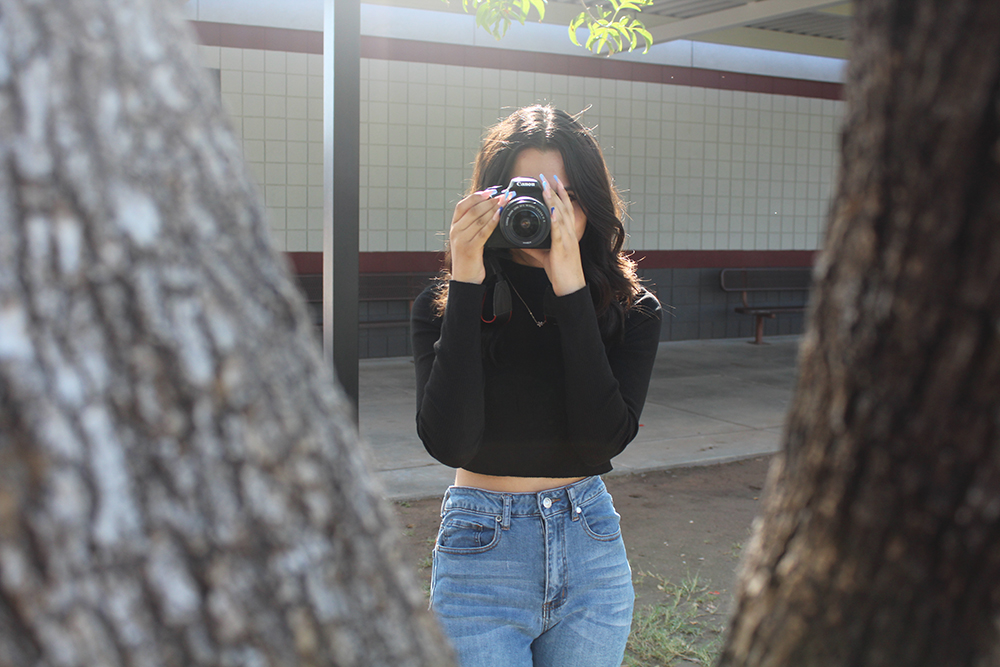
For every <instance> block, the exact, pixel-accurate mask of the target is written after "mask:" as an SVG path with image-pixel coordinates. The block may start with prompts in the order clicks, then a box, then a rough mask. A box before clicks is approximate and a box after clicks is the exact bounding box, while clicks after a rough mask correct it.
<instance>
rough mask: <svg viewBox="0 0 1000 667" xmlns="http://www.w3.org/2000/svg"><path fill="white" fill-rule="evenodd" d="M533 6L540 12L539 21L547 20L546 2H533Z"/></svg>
mask: <svg viewBox="0 0 1000 667" xmlns="http://www.w3.org/2000/svg"><path fill="white" fill-rule="evenodd" d="M531 6H532V7H534V8H535V11H536V12H538V20H539V21H541V20H542V19H544V18H545V0H531Z"/></svg>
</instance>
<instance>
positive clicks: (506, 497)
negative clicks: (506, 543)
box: [500, 493, 514, 530]
mask: <svg viewBox="0 0 1000 667" xmlns="http://www.w3.org/2000/svg"><path fill="white" fill-rule="evenodd" d="M513 502H514V497H513V496H511V495H510V494H509V493H505V494H503V519H502V520H501V523H500V527H501V528H503V529H504V530H510V508H511V505H512V504H513Z"/></svg>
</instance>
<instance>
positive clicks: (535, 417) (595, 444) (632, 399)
mask: <svg viewBox="0 0 1000 667" xmlns="http://www.w3.org/2000/svg"><path fill="white" fill-rule="evenodd" d="M504 267H505V269H504V270H505V273H506V274H507V276H508V277H509V280H510V283H511V285H512V286H513V287H514V289H515V294H514V295H512V301H513V303H514V310H513V313H512V315H511V318H510V320H509V321H506V322H499V323H494V324H483V322H482V319H481V313H482V305H483V300H484V298H487V297H488V296H489V294H490V292H489V291H488V290H487V288H486V287H484V286H482V285H470V284H467V283H457V282H452V283H450V284H449V293H448V303H447V308H446V310H445V313H444V315H443V317H438V316H436V315H435V313H434V309H433V300H434V297H435V294H434V292H433V291H432V290H433V288H429V289H428V290H426V291H425V292H424V293H423V294H421V295H420V297H418V299H417V300H416V302H415V303H414V306H413V318H412V319H413V326H412V331H413V351H414V361H415V366H416V375H417V432H418V434H419V436H420V438H421V440H422V441H423V443H424V446H425V447H426V448H427V451H428V452H429V453H430V454H431V455H432V456H433V457H434V458H436V459H437V460H439V461H441V462H442V463H444V464H446V465H449V466H452V467H463V468H466V469H468V470H472V471H473V472H479V473H483V474H490V475H512V476H521V477H574V476H585V475H593V474H602V473H604V472H607V471H609V470H610V469H611V464H610V459H611V458H612V457H613V456H615V455H616V454H618V453H620V452H621V451H622V450H623V449H624V448H625V446H626V445H627V444H628V443H629V442H630V441H631V440H632V439H633V438H634V437H635V435H636V433H637V431H638V425H639V415H640V413H641V412H642V406H643V403H644V402H645V397H646V391H647V389H648V386H649V377H650V374H651V372H652V366H653V361H654V359H655V357H656V350H657V345H658V342H659V332H660V309H659V304H658V302H657V301H656V298H655V297H653V296H652V295H651V294H648V293H647V294H646V295H645V296H644V297H643V298H642V299H641V300H640V301H639V302H638V303H637V304H636V306H635V307H633V308H632V309H631V310H630V311H629V312H628V313H627V314H626V318H625V329H624V336H623V339H622V341H621V342H619V343H616V344H613V345H610V346H608V347H606V346H605V345H604V343H603V342H602V340H601V336H600V331H599V328H598V324H597V317H596V314H595V312H594V306H593V302H592V300H591V298H590V291H589V289H587V288H584V289H582V290H580V291H578V292H574V293H573V294H568V295H565V296H562V297H556V296H555V295H554V294H553V293H552V292H551V286H550V285H549V283H548V279H547V277H546V276H545V273H544V271H543V270H541V269H535V268H532V267H524V266H521V265H516V264H512V263H508V262H504ZM522 297H523V300H522ZM529 308H530V309H531V311H532V313H534V315H535V317H536V318H537V317H540V316H542V314H544V315H545V317H546V318H547V320H546V321H545V325H544V326H542V327H538V326H536V320H535V319H534V318H532V317H531V316H530V315H529V313H528V309H529ZM484 337H486V339H487V340H491V341H492V343H490V344H487V345H484V343H483V340H484Z"/></svg>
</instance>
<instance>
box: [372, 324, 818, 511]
mask: <svg viewBox="0 0 1000 667" xmlns="http://www.w3.org/2000/svg"><path fill="white" fill-rule="evenodd" d="M764 340H765V344H764V345H753V344H751V343H748V342H747V340H745V339H724V340H696V341H679V342H664V343H660V348H659V351H658V353H657V357H656V365H655V366H654V368H653V376H652V379H651V380H650V385H649V394H648V396H647V398H646V406H645V408H644V409H643V412H642V417H641V419H640V424H641V426H640V428H639V435H638V436H637V437H636V439H635V440H634V441H633V442H632V443H631V444H630V445H629V446H628V448H627V449H626V450H625V451H624V452H622V454H620V455H619V456H617V457H615V459H614V460H613V461H612V464H613V465H614V467H615V470H614V472H613V473H609V474H627V473H634V472H640V471H648V470H662V469H665V468H673V467H681V466H693V465H705V464H710V463H722V462H725V461H733V460H737V459H741V458H746V457H751V456H756V455H759V454H770V453H773V452H775V451H777V450H778V447H779V446H780V438H781V429H782V425H783V423H784V418H785V412H786V410H787V409H788V403H789V400H790V398H791V394H792V389H793V386H794V384H795V379H796V361H797V353H798V344H799V340H800V337H799V336H772V337H769V338H765V339H764ZM415 406H416V390H415V388H414V375H413V363H412V361H411V360H410V359H408V358H401V357H396V358H391V359H365V360H362V361H361V378H360V400H359V408H358V411H359V418H360V428H361V436H362V438H363V439H364V440H365V441H367V442H368V444H369V446H370V448H371V452H372V455H373V463H374V467H375V470H376V476H377V478H378V479H379V481H380V483H381V484H382V487H383V488H384V489H385V492H386V496H387V497H388V498H389V499H391V500H415V499H418V498H428V497H437V496H441V495H442V494H443V493H444V490H445V489H446V488H447V487H448V485H449V484H450V483H451V482H452V480H453V478H454V471H453V470H452V469H450V468H447V467H445V466H443V465H441V464H440V463H438V462H437V461H435V460H434V459H432V458H431V457H430V455H429V454H427V453H426V452H425V451H424V447H423V445H422V444H421V442H420V440H419V439H418V438H417V434H416V429H415V427H414V413H415Z"/></svg>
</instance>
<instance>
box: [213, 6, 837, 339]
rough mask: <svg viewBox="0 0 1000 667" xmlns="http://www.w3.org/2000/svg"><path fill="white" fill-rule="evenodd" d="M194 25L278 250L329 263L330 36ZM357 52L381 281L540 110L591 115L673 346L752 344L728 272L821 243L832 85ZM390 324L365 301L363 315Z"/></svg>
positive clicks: (365, 43)
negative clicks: (517, 115) (494, 130)
mask: <svg viewBox="0 0 1000 667" xmlns="http://www.w3.org/2000/svg"><path fill="white" fill-rule="evenodd" d="M195 27H196V29H197V30H198V32H199V35H200V36H201V41H202V46H200V47H199V48H200V50H201V55H202V59H203V61H204V63H205V65H206V66H207V67H212V68H218V69H219V70H220V75H219V76H220V89H221V95H222V99H223V103H224V105H225V108H226V109H227V111H228V112H229V114H230V116H231V118H232V121H233V124H234V127H235V129H236V131H237V133H238V134H239V135H240V136H241V137H242V141H243V150H244V156H245V158H246V160H247V162H248V163H249V165H250V168H251V169H252V171H253V173H254V174H255V176H256V177H257V179H258V182H259V183H260V187H261V192H262V194H263V197H264V202H265V204H266V206H267V210H268V216H269V220H270V223H271V228H272V232H273V238H274V242H275V244H276V247H277V248H278V249H280V250H284V251H287V252H294V253H303V252H305V253H318V252H321V251H322V246H323V99H322V94H323V72H322V66H323V63H322V55H321V53H320V51H321V48H322V35H321V34H320V33H310V32H307V31H288V30H285V31H281V30H268V29H261V28H256V29H253V30H249V31H242V32H240V31H236V30H235V29H236V28H237V27H234V26H228V27H227V26H225V25H223V24H205V23H200V24H199V23H196V24H195ZM362 56H363V57H362V61H361V99H360V103H361V118H362V123H361V127H360V133H361V134H360V138H361V155H360V170H361V172H360V180H361V192H360V202H361V211H360V250H361V252H362V254H363V260H364V258H365V257H368V258H369V259H371V260H372V261H369V262H367V264H368V265H376V266H379V267H381V268H378V269H377V270H393V268H392V267H393V266H398V265H399V264H398V262H396V261H395V259H396V258H398V257H399V256H401V254H402V255H410V256H412V259H413V261H414V262H416V263H417V264H419V265H420V266H421V268H422V269H423V270H433V268H434V267H435V266H436V263H437V261H438V255H437V253H438V252H439V251H440V250H441V249H442V248H443V243H444V239H445V238H446V234H447V229H448V224H449V222H450V220H451V214H452V210H453V208H454V206H455V204H456V203H457V201H458V200H459V199H460V198H461V197H462V196H463V195H464V193H465V191H466V190H467V188H468V185H469V183H468V179H469V177H470V175H471V163H472V161H473V159H474V157H475V153H476V151H477V149H478V147H479V143H480V140H481V137H482V134H483V131H484V128H485V127H486V126H487V125H490V124H492V123H495V122H496V121H497V120H498V119H500V118H502V117H504V116H506V115H507V114H508V113H509V112H510V111H512V110H513V109H515V108H517V107H519V106H523V105H526V104H533V103H539V102H541V103H551V104H554V105H556V106H559V107H562V108H564V109H566V110H568V111H570V112H577V111H582V110H586V111H585V113H584V114H583V116H582V120H583V122H584V123H585V124H587V125H588V126H590V127H593V128H594V131H595V134H596V135H597V138H598V140H599V142H600V143H601V145H602V147H603V149H604V152H605V157H606V158H607V161H608V163H609V166H610V168H611V171H612V174H613V175H614V177H615V179H616V183H617V185H618V187H619V188H620V189H621V191H622V192H623V195H624V197H625V199H626V200H627V201H628V202H629V219H628V220H627V229H628V232H629V238H628V242H627V248H629V249H630V250H633V251H635V252H636V256H637V257H642V258H643V261H642V262H641V264H640V266H641V267H642V269H643V270H642V273H643V275H644V276H645V277H646V278H647V279H648V280H649V281H650V283H651V285H652V286H654V288H655V290H656V291H657V294H658V295H659V296H660V298H661V301H663V302H664V303H665V304H667V305H670V306H672V307H673V310H672V311H671V313H672V314H671V315H670V316H669V318H668V325H667V326H665V327H664V334H663V337H664V340H678V339H684V338H699V337H720V336H746V335H749V334H750V331H751V328H752V327H751V324H752V322H751V321H750V318H748V317H744V316H734V314H733V313H732V312H730V311H731V305H732V304H731V303H730V302H731V301H732V295H729V296H728V297H727V295H725V294H723V293H721V291H720V290H719V289H718V281H717V276H718V269H719V268H724V267H725V266H745V265H753V264H752V258H753V257H760V256H761V253H762V251H763V252H764V254H766V255H767V257H768V259H767V261H766V265H769V266H774V265H777V266H781V265H801V264H802V262H803V258H807V261H808V259H811V256H812V253H813V251H815V250H816V249H817V248H818V247H819V245H820V243H821V238H822V229H823V226H824V223H825V216H826V213H827V208H828V200H829V198H830V194H831V188H832V187H833V184H834V178H835V174H836V170H837V166H838V165H837V160H838V151H837V139H838V133H839V126H840V119H841V115H842V113H843V102H842V101H841V100H840V99H839V96H840V86H839V84H832V83H820V82H814V81H808V80H795V79H789V78H778V77H766V76H752V75H745V74H739V73H732V72H720V71H710V70H700V69H695V68H684V67H671V66H662V65H651V64H641V63H618V62H614V61H608V60H606V59H597V58H590V57H571V56H562V55H551V54H536V53H528V52H523V51H503V50H499V49H483V48H476V47H459V46H449V45H434V44H429V43H420V42H412V41H407V40H393V39H387V38H372V37H369V38H363V40H362ZM692 252H694V253H696V254H698V257H700V258H701V259H699V260H697V261H695V262H694V263H692V262H691V261H686V263H685V264H684V265H683V266H677V265H674V264H673V263H672V259H671V258H672V257H675V256H676V255H674V254H671V253H689V254H690V253H692ZM741 253H742V254H741ZM754 253H757V254H756V255H754ZM783 253H784V254H783ZM382 255H384V256H385V257H391V258H393V261H387V260H381V261H380V260H378V257H379V256H382ZM685 256H686V257H688V259H689V260H690V256H689V255H685ZM411 263H412V262H411ZM362 264H363V266H364V265H365V264H366V262H364V261H363V262H362ZM397 270H398V269H397ZM713 273H714V275H715V276H716V279H715V281H714V284H713V281H712V280H711V279H710V276H711V275H712V274H713ZM691 288H695V292H692V291H691ZM803 298H804V295H803ZM383 310H385V311H386V313H389V314H390V315H391V317H389V315H385V314H383V313H382V311H383ZM396 310H398V304H397V305H392V304H388V305H387V304H379V305H374V304H373V305H368V304H362V309H361V315H362V319H363V320H364V319H365V318H366V317H369V316H370V317H371V318H372V319H379V318H382V317H388V318H389V319H393V318H396V317H398V316H399V315H398V313H396ZM801 319H802V318H801V317H800V316H791V317H787V318H786V317H783V318H779V319H778V320H776V321H774V322H772V323H769V325H768V327H769V332H772V333H773V332H789V333H793V332H795V331H799V330H801ZM407 339H408V336H407V332H406V329H405V327H399V328H396V329H393V328H391V327H389V328H379V329H373V330H371V331H364V330H363V331H362V344H361V353H362V356H384V355H398V354H406V353H408V340H407Z"/></svg>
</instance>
